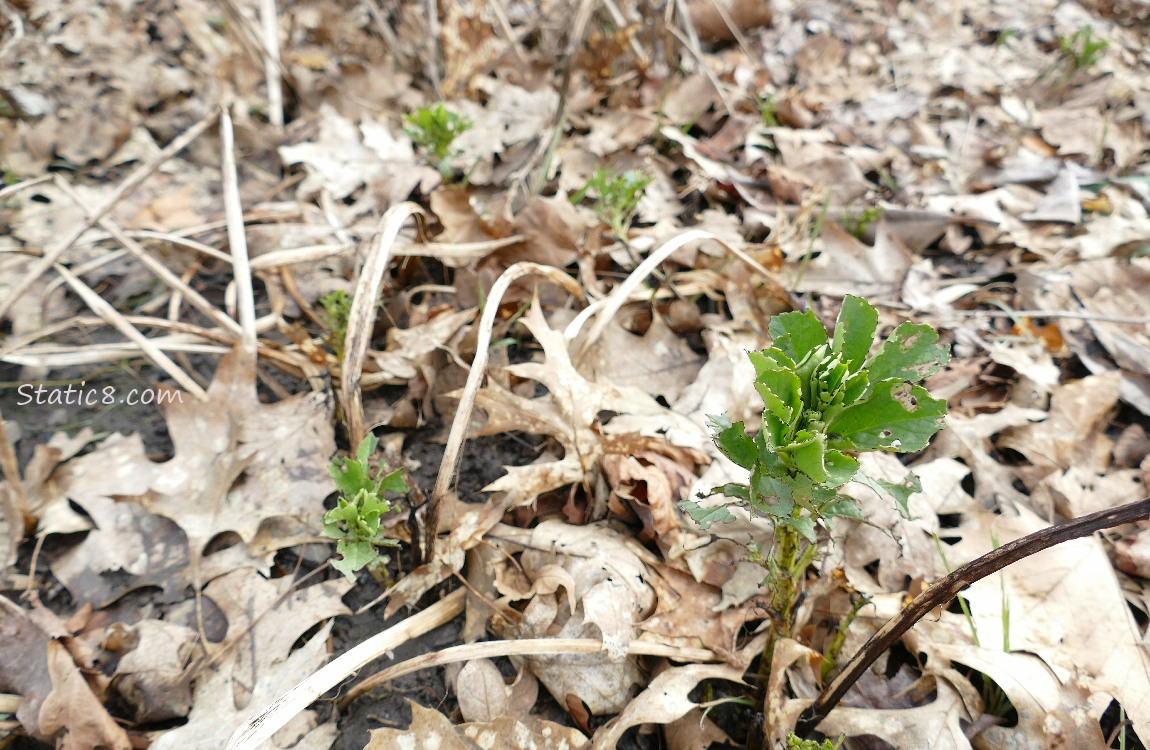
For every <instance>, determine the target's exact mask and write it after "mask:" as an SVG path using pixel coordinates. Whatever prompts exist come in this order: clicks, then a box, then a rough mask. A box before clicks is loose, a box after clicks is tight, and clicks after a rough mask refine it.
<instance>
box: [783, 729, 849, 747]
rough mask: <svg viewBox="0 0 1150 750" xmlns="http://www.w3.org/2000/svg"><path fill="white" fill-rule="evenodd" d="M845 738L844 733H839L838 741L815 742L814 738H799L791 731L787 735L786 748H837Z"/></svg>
mask: <svg viewBox="0 0 1150 750" xmlns="http://www.w3.org/2000/svg"><path fill="white" fill-rule="evenodd" d="M845 739H846V734H840V735H839V739H838V742H831V741H830V740H823V741H822V742H816V741H815V740H804V739H800V738H799V736H798V735H796V734H795V733H794V732H791V733H790V734H788V735H787V750H839V748H840V747H841V746H842V744H843V741H844V740H845Z"/></svg>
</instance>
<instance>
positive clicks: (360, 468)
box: [327, 459, 367, 497]
mask: <svg viewBox="0 0 1150 750" xmlns="http://www.w3.org/2000/svg"><path fill="white" fill-rule="evenodd" d="M327 470H328V472H329V473H330V474H331V478H332V479H334V480H335V486H336V488H337V489H338V490H339V491H340V492H342V493H343V494H344V495H347V496H349V497H350V496H353V495H355V493H357V492H359V491H360V489H362V488H363V486H364V485H365V484H366V483H367V475H366V471H365V470H364V465H363V464H361V463H360V462H359V461H349V460H347V459H344V460H343V461H342V462H341V461H339V460H335V461H332V462H331V464H329V465H328V467H327Z"/></svg>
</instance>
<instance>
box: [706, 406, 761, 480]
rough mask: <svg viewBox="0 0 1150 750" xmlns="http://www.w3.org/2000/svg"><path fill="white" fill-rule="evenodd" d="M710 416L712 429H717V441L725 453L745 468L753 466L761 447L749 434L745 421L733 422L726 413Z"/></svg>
mask: <svg viewBox="0 0 1150 750" xmlns="http://www.w3.org/2000/svg"><path fill="white" fill-rule="evenodd" d="M708 418H709V420H710V426H711V429H712V430H714V431H715V443H716V444H717V445H718V446H719V450H721V451H722V452H723V455H724V456H726V457H727V458H729V459H731V460H732V461H734V462H735V463H736V464H738V465H739V466H742V467H743V468H744V469H750V468H751V467H753V466H754V465H755V457H756V456H758V454H759V449H758V446H756V445H755V441H754V439H753V438H752V437H751V436H749V435H748V434H747V430H746V428H745V427H744V426H743V423H742V422H735V423H734V424H731V420H730V419H728V418H727V416H726V415H725V414H719V415H712V416H710V417H708Z"/></svg>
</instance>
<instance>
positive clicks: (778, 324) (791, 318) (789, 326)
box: [767, 310, 827, 362]
mask: <svg viewBox="0 0 1150 750" xmlns="http://www.w3.org/2000/svg"><path fill="white" fill-rule="evenodd" d="M767 332H768V333H770V334H771V337H772V338H774V339H775V345H776V346H778V347H779V348H780V349H782V350H783V351H784V352H786V354H787V355H788V356H790V358H791V359H793V360H795V361H796V362H797V361H799V360H801V359H802V358H803V357H805V356H807V354H808V353H809V352H810V351H811V350H812V349H815V348H817V347H820V346H822V345H823V344H825V343H827V330H826V329H825V328H823V324H822V323H820V322H819V319H818V318H816V317H815V314H814V313H813V312H810V311H809V310H808V311H807V312H803V313H800V312H789V313H783V314H782V315H776V316H775V317H773V318H771V322H770V323H769V324H767ZM780 339H786V341H785V342H780Z"/></svg>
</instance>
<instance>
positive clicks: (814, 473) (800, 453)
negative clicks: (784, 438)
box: [787, 431, 828, 482]
mask: <svg viewBox="0 0 1150 750" xmlns="http://www.w3.org/2000/svg"><path fill="white" fill-rule="evenodd" d="M796 439H797V440H798V441H799V442H796V443H794V444H792V445H789V446H787V451H788V452H789V453H790V454H791V456H792V457H793V458H794V461H795V467H796V468H798V470H799V471H801V472H802V473H804V474H806V475H807V476H808V477H810V478H811V479H813V480H815V481H816V482H825V481H827V476H828V475H827V467H826V465H825V464H824V462H823V455H824V454H825V453H826V449H827V436H826V435H824V434H823V433H821V432H816V433H814V434H811V433H809V432H805V431H803V432H800V433H799V434H798V435H796Z"/></svg>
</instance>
